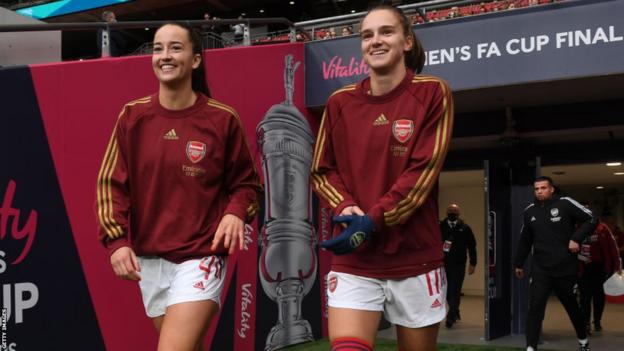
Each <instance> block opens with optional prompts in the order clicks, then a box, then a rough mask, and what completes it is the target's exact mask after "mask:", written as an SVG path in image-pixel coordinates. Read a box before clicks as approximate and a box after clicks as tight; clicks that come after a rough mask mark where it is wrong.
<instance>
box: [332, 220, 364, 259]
mask: <svg viewBox="0 0 624 351" xmlns="http://www.w3.org/2000/svg"><path fill="white" fill-rule="evenodd" d="M333 222H334V224H342V223H345V224H347V228H346V229H345V230H343V231H342V233H340V234H339V235H338V236H337V237H335V238H333V239H330V240H325V241H323V242H322V243H321V247H322V248H324V249H326V250H329V251H332V252H333V253H334V254H336V255H346V254H348V253H350V252H352V251H353V250H355V249H357V248H358V247H359V246H360V245H362V244H363V243H364V242H365V241H366V240H368V239H370V237H371V236H372V235H373V221H371V219H370V217H369V216H367V215H364V216H358V215H349V216H337V217H334V219H333Z"/></svg>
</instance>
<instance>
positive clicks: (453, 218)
mask: <svg viewBox="0 0 624 351" xmlns="http://www.w3.org/2000/svg"><path fill="white" fill-rule="evenodd" d="M459 214H460V213H459V206H457V205H456V204H450V205H449V207H448V208H447V210H446V218H444V219H443V220H441V221H440V231H441V232H442V242H443V243H444V246H443V250H444V269H445V270H446V281H447V284H448V285H447V292H446V301H447V302H448V304H449V313H448V315H447V316H446V327H447V328H451V327H452V326H453V324H454V323H455V322H456V321H457V320H458V319H460V317H459V304H460V302H461V301H460V299H461V289H462V285H463V284H464V277H465V275H466V253H468V256H470V265H469V266H468V274H473V273H474V270H475V266H476V265H477V243H476V241H475V237H474V234H472V230H471V229H470V227H469V226H468V225H467V224H466V223H464V221H462V220H461V219H459Z"/></svg>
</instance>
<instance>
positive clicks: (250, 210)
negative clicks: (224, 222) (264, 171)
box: [224, 115, 262, 221]
mask: <svg viewBox="0 0 624 351" xmlns="http://www.w3.org/2000/svg"><path fill="white" fill-rule="evenodd" d="M227 133H228V135H227V141H226V143H227V145H226V163H225V172H224V173H225V187H226V189H227V192H228V195H229V204H228V206H227V207H226V209H225V212H224V215H226V214H231V215H234V216H236V217H238V218H240V219H241V220H243V221H251V220H252V219H253V217H254V216H255V215H256V212H257V210H258V208H259V204H258V199H259V197H260V195H259V194H260V193H261V192H262V185H261V184H260V178H259V176H258V172H257V171H256V167H255V164H254V160H253V158H252V157H251V152H250V151H249V146H248V143H247V138H246V137H245V134H244V129H243V126H242V124H241V122H240V120H239V118H238V116H237V115H234V117H232V118H231V119H230V123H229V124H228V130H227Z"/></svg>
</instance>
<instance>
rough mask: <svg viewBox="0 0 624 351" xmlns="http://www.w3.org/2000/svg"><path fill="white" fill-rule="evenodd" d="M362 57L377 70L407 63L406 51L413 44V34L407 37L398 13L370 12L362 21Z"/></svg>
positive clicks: (391, 68) (385, 11)
mask: <svg viewBox="0 0 624 351" xmlns="http://www.w3.org/2000/svg"><path fill="white" fill-rule="evenodd" d="M360 33H361V34H360V35H361V39H362V43H361V44H362V57H363V58H364V61H365V62H366V63H367V64H368V65H369V66H370V68H371V70H373V71H375V72H384V71H392V70H393V69H395V68H397V66H399V65H403V66H404V65H405V63H404V56H405V52H406V51H409V50H410V49H411V48H412V45H413V38H412V37H411V36H408V37H405V33H404V32H403V28H402V26H401V22H400V21H399V18H398V16H397V14H395V13H394V12H392V11H391V10H376V11H373V12H370V13H369V14H368V15H367V16H366V17H365V18H364V20H363V21H362V29H361V32H360Z"/></svg>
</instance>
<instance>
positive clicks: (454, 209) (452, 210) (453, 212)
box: [446, 205, 459, 220]
mask: <svg viewBox="0 0 624 351" xmlns="http://www.w3.org/2000/svg"><path fill="white" fill-rule="evenodd" d="M446 215H447V216H448V217H449V219H452V220H454V219H457V218H459V206H457V205H450V206H449V207H448V208H447V209H446Z"/></svg>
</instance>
